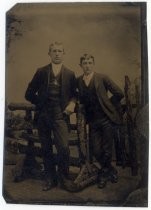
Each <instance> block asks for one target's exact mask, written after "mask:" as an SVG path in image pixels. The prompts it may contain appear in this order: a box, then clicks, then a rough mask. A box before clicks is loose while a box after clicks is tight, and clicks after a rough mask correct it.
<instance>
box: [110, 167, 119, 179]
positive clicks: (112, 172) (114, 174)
mask: <svg viewBox="0 0 151 210" xmlns="http://www.w3.org/2000/svg"><path fill="white" fill-rule="evenodd" d="M110 181H111V182H112V183H117V182H118V173H117V170H116V169H115V168H114V167H113V166H112V167H111V170H110Z"/></svg>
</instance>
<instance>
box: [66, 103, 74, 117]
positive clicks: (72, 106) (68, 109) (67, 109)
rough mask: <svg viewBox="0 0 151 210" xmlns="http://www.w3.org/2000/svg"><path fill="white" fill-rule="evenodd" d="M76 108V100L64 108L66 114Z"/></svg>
mask: <svg viewBox="0 0 151 210" xmlns="http://www.w3.org/2000/svg"><path fill="white" fill-rule="evenodd" d="M74 109H75V102H73V101H71V102H70V103H69V104H68V106H66V108H65V110H64V113H65V114H66V115H70V114H72V113H73V112H74Z"/></svg>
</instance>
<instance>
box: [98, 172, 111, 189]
mask: <svg viewBox="0 0 151 210" xmlns="http://www.w3.org/2000/svg"><path fill="white" fill-rule="evenodd" d="M108 180H109V169H108V168H102V169H101V170H100V172H99V177H98V188H100V189H102V188H104V187H105V186H106V184H107V181H108Z"/></svg>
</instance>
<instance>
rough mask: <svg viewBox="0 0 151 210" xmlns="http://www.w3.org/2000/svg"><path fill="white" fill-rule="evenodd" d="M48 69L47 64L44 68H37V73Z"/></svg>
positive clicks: (48, 65)
mask: <svg viewBox="0 0 151 210" xmlns="http://www.w3.org/2000/svg"><path fill="white" fill-rule="evenodd" d="M49 68H50V64H47V65H45V66H42V67H39V68H38V69H37V71H39V72H45V71H47V70H48V69H49Z"/></svg>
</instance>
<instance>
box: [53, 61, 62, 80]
mask: <svg viewBox="0 0 151 210" xmlns="http://www.w3.org/2000/svg"><path fill="white" fill-rule="evenodd" d="M61 67H62V63H61V64H54V63H52V70H53V73H54V75H55V77H56V76H57V75H58V74H59V73H60V71H61Z"/></svg>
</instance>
